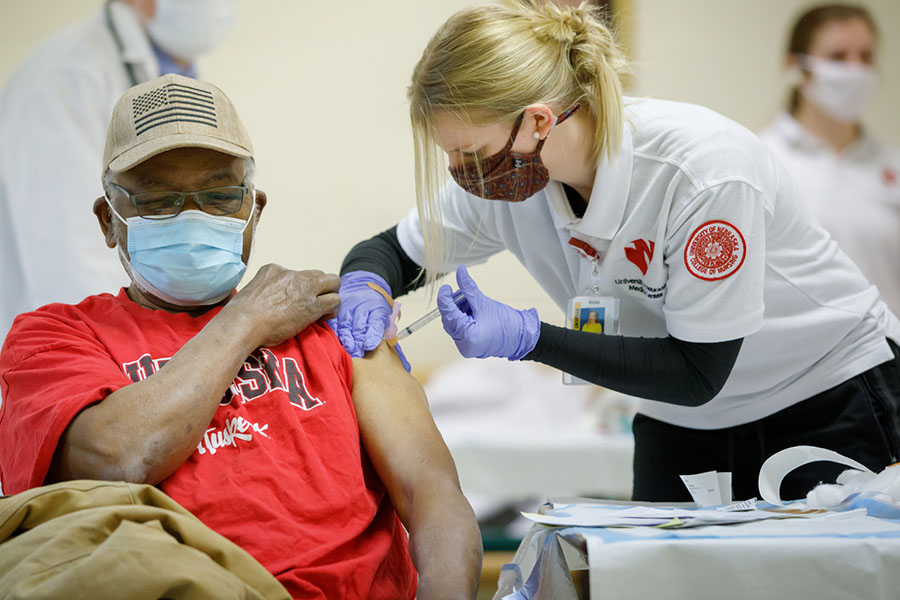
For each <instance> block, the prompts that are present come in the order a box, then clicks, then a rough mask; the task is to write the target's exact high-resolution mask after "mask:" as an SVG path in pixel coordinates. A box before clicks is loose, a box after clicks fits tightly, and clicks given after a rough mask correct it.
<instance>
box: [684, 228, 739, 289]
mask: <svg viewBox="0 0 900 600" xmlns="http://www.w3.org/2000/svg"><path fill="white" fill-rule="evenodd" d="M746 254H747V245H746V244H745V243H744V236H742V235H741V232H740V231H738V228H737V227H735V226H734V225H732V224H731V223H728V222H726V221H709V222H708V223H704V224H703V225H701V226H700V227H698V228H697V229H695V230H694V233H692V234H691V237H690V238H688V242H687V246H685V248H684V265H685V266H686V267H687V270H688V271H690V272H691V274H692V275H693V276H694V277H698V278H700V279H703V280H704V281H716V280H717V279H725V278H726V277H729V276H731V275H732V274H733V273H734V272H735V271H737V270H738V269H740V268H741V265H742V264H744V257H745V256H746Z"/></svg>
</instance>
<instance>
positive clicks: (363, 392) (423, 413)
mask: <svg viewBox="0 0 900 600" xmlns="http://www.w3.org/2000/svg"><path fill="white" fill-rule="evenodd" d="M353 402H354V405H355V407H356V415H357V420H358V421H359V430H360V434H361V436H362V440H363V443H364V445H365V448H366V452H367V453H368V455H369V458H370V459H371V460H372V464H373V465H374V466H375V469H376V470H377V471H378V475H379V476H380V477H381V479H382V481H383V482H384V483H385V486H386V487H387V489H388V492H389V494H390V496H391V500H392V501H393V503H394V507H395V508H396V509H397V513H398V514H399V515H400V518H401V520H403V522H404V524H408V522H407V516H408V500H409V498H410V497H411V496H412V494H413V491H414V490H416V489H417V487H418V486H423V485H425V486H444V485H450V486H453V487H454V488H456V489H457V490H458V488H459V480H458V478H457V474H456V465H455V464H454V463H453V459H452V458H451V456H450V452H449V450H447V446H446V444H445V443H444V440H443V438H442V437H441V434H440V432H439V431H438V429H437V427H436V426H435V424H434V419H433V418H432V416H431V412H430V411H429V410H428V404H427V403H426V399H425V391H424V390H423V389H422V386H421V385H420V384H419V382H418V381H416V379H415V378H414V377H412V375H410V374H409V373H407V372H406V370H405V369H404V368H403V366H402V365H401V363H400V360H399V358H398V357H397V355H396V353H395V352H394V350H393V349H392V348H391V347H390V346H388V345H387V344H386V343H382V344H381V345H380V346H379V347H378V348H376V349H375V350H373V351H372V352H370V353H369V354H368V355H367V356H366V358H357V359H354V360H353Z"/></svg>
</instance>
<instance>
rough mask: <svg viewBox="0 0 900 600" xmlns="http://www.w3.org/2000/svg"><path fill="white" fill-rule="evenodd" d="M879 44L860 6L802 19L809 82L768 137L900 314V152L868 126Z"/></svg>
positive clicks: (821, 216)
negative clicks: (865, 113)
mask: <svg viewBox="0 0 900 600" xmlns="http://www.w3.org/2000/svg"><path fill="white" fill-rule="evenodd" d="M877 40H878V30H877V28H876V26H875V21H874V20H873V18H872V15H871V14H869V12H868V11H867V10H866V9H865V8H862V7H860V6H855V5H848V4H828V5H823V6H817V7H815V8H812V9H810V10H809V11H807V12H805V13H804V14H803V15H801V16H800V18H799V19H797V22H796V23H795V25H794V27H793V29H792V31H791V35H790V41H789V43H788V48H787V57H786V63H787V66H788V68H790V69H791V70H792V71H793V73H795V74H796V75H798V76H799V78H800V81H799V83H798V85H797V86H796V87H794V88H793V89H792V90H791V95H790V99H789V101H788V105H787V110H785V111H784V112H783V113H782V114H781V115H779V117H778V118H777V120H776V121H775V122H774V123H773V124H772V125H770V126H769V127H768V128H766V129H765V130H764V131H762V132H761V133H760V137H761V138H762V139H763V141H764V142H765V143H766V144H768V146H769V147H770V148H771V149H772V151H773V152H774V153H775V154H776V155H777V156H778V158H779V159H780V160H781V162H782V163H783V164H784V165H785V166H786V167H787V170H788V171H789V172H790V173H791V175H793V177H794V179H796V180H797V183H798V184H799V185H800V188H801V191H802V193H803V196H804V198H805V199H806V202H807V203H808V204H809V206H810V208H811V210H812V212H813V214H814V216H815V217H816V218H817V219H818V221H819V222H820V223H821V224H822V225H823V226H824V227H825V229H827V230H828V231H829V233H830V234H831V236H832V237H833V238H834V239H835V240H836V241H837V243H838V244H839V245H840V247H841V248H842V249H843V250H844V251H845V252H846V253H847V254H848V255H849V256H850V258H851V259H853V261H854V262H855V263H856V264H857V265H858V266H859V268H860V270H861V271H862V272H863V274H865V275H866V277H867V278H868V279H869V281H871V282H872V283H874V284H875V285H876V286H877V287H878V289H879V291H880V292H881V296H882V298H883V299H884V301H885V303H887V305H888V306H889V307H890V308H891V310H892V311H893V312H894V313H895V314H897V313H900V270H898V268H897V257H900V150H898V149H897V148H892V147H890V146H888V145H886V144H884V143H883V142H881V141H879V140H877V139H876V138H874V137H873V136H872V135H871V133H870V132H869V131H867V130H866V129H865V128H864V127H863V126H862V123H861V121H860V118H861V116H862V113H863V110H864V108H865V107H866V104H867V103H868V102H869V100H870V99H871V98H872V94H873V92H874V90H875V85H876V81H877V71H876V56H877ZM897 66H898V65H894V67H897ZM895 70H896V69H895Z"/></svg>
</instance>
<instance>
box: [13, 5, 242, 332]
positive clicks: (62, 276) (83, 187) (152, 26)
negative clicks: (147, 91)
mask: <svg viewBox="0 0 900 600" xmlns="http://www.w3.org/2000/svg"><path fill="white" fill-rule="evenodd" d="M234 15H235V11H234V0H115V1H108V2H107V3H106V4H105V5H104V7H103V9H102V11H101V12H100V13H99V14H97V15H95V16H93V17H92V18H90V19H88V20H87V21H84V22H81V23H78V24H76V25H73V26H72V27H69V28H67V29H65V30H63V31H61V32H59V33H57V34H55V35H54V36H52V37H51V38H49V39H48V40H46V41H45V42H43V43H42V44H41V45H40V46H39V47H38V48H37V49H36V50H35V51H34V52H33V53H32V54H31V56H29V57H28V58H27V59H26V60H25V62H24V63H23V64H22V65H21V66H20V67H19V69H18V70H17V71H16V72H15V73H14V74H13V75H12V76H11V77H10V78H9V80H8V81H7V82H6V84H5V85H4V86H3V88H2V89H0V139H2V140H3V144H0V281H3V286H2V288H0V342H2V340H3V337H4V336H5V335H6V332H7V331H8V330H9V327H10V325H11V324H12V320H13V318H14V317H15V316H16V315H17V314H19V313H22V312H25V311H28V310H32V309H35V308H37V307H38V306H41V305H43V304H47V303H49V302H76V301H78V300H81V299H82V298H84V297H85V296H87V295H89V294H93V293H96V292H97V291H98V290H103V291H115V290H116V289H118V288H119V287H120V286H121V285H123V284H124V283H126V281H127V280H126V279H124V278H123V273H122V269H121V267H120V265H119V262H118V260H116V258H115V256H113V255H110V253H109V252H106V248H105V247H104V246H103V243H102V240H100V239H97V236H95V235H93V233H94V231H93V227H95V225H94V224H93V223H92V222H91V220H90V219H91V214H90V210H85V208H86V205H85V204H84V203H85V199H86V198H95V197H97V196H98V195H100V193H101V191H102V190H101V189H100V186H99V182H98V181H97V177H96V165H97V164H98V163H99V161H100V159H101V157H102V154H103V142H104V139H105V137H106V126H107V124H108V123H109V117H110V115H111V114H112V108H113V105H114V104H115V102H116V100H117V99H118V98H119V96H121V95H122V94H123V93H124V92H125V90H127V89H128V88H130V87H131V86H133V85H135V84H137V83H140V82H143V81H147V80H150V79H152V78H154V77H157V76H158V75H160V74H164V73H180V74H182V75H187V76H194V75H196V73H195V71H196V69H195V66H194V62H195V61H196V59H197V58H198V57H199V56H201V55H202V54H204V53H206V52H208V51H210V50H212V49H213V48H214V47H215V46H216V45H217V44H219V42H221V41H222V39H223V38H224V37H225V35H226V34H227V33H228V31H230V29H231V27H232V25H233V23H234Z"/></svg>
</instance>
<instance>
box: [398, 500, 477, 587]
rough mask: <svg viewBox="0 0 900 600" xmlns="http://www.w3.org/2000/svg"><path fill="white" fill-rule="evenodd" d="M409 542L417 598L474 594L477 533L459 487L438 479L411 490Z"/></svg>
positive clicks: (475, 523)
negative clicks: (416, 575) (427, 486)
mask: <svg viewBox="0 0 900 600" xmlns="http://www.w3.org/2000/svg"><path fill="white" fill-rule="evenodd" d="M409 544H410V555H411V556H412V559H413V564H414V565H415V566H416V570H417V571H418V573H419V587H418V593H417V595H416V597H417V598H418V599H419V600H428V599H431V598H442V599H445V598H446V599H449V598H460V599H462V598H465V599H468V600H471V599H472V598H474V597H475V594H476V592H477V591H478V582H479V579H480V577H481V559H482V551H481V532H480V531H479V529H478V524H477V522H476V521H475V514H474V513H473V512H472V508H471V506H469V503H468V501H466V499H465V497H464V496H463V495H462V492H461V491H460V490H459V488H452V487H451V486H449V485H448V484H443V485H442V486H435V488H433V489H431V490H429V491H427V492H425V493H422V492H420V491H417V492H416V495H415V497H414V498H413V499H412V501H411V502H410V506H409Z"/></svg>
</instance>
